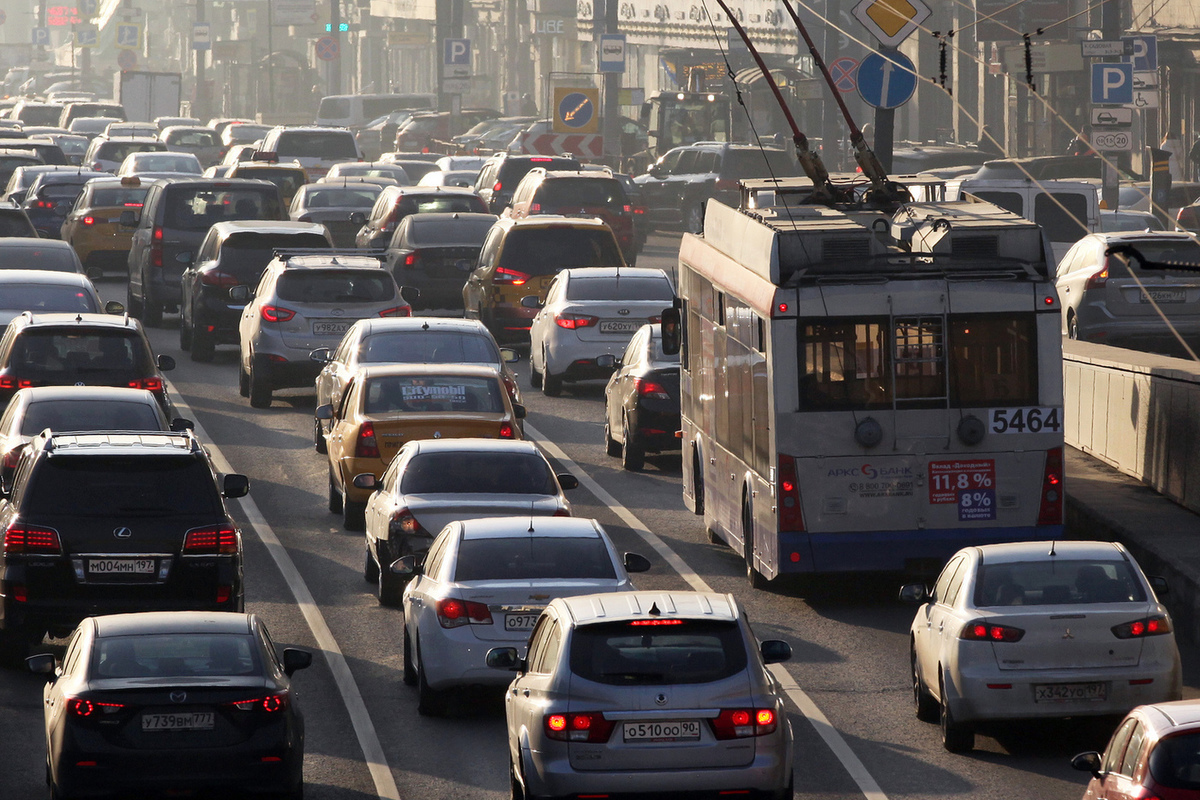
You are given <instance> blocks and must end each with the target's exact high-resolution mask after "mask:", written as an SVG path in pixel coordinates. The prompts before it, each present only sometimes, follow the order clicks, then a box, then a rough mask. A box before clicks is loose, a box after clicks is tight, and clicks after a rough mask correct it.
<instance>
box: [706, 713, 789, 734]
mask: <svg viewBox="0 0 1200 800" xmlns="http://www.w3.org/2000/svg"><path fill="white" fill-rule="evenodd" d="M710 724H711V725H712V729H713V736H715V737H716V738H717V739H744V738H747V737H749V736H766V735H767V734H768V733H774V732H775V725H776V721H775V712H774V711H772V710H771V709H769V708H759V709H753V708H726V709H724V710H722V711H721V713H720V714H718V715H717V717H716V718H715V719H713V720H710Z"/></svg>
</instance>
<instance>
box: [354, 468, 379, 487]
mask: <svg viewBox="0 0 1200 800" xmlns="http://www.w3.org/2000/svg"><path fill="white" fill-rule="evenodd" d="M350 483H351V484H353V486H354V488H355V489H367V490H369V491H372V492H373V491H375V490H376V489H378V488H379V486H380V483H379V480H378V479H377V478H376V477H375V476H374V475H372V474H371V473H370V472H363V473H360V474H358V475H355V476H354V477H353V478H351V479H350Z"/></svg>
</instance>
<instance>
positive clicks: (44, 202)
mask: <svg viewBox="0 0 1200 800" xmlns="http://www.w3.org/2000/svg"><path fill="white" fill-rule="evenodd" d="M33 207H34V208H54V203H52V202H50V201H49V200H38V201H37V202H36V203H34V204H33Z"/></svg>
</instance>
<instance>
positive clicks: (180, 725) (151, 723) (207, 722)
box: [142, 711, 213, 731]
mask: <svg viewBox="0 0 1200 800" xmlns="http://www.w3.org/2000/svg"><path fill="white" fill-rule="evenodd" d="M212 728H213V712H211V711H192V712H189V713H185V714H142V730H144V731H211V730H212Z"/></svg>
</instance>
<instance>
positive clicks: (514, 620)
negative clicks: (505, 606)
mask: <svg viewBox="0 0 1200 800" xmlns="http://www.w3.org/2000/svg"><path fill="white" fill-rule="evenodd" d="M539 616H541V615H540V614H505V615H504V630H506V631H531V630H533V626H534V625H535V624H536V623H537V621H538V617H539Z"/></svg>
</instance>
